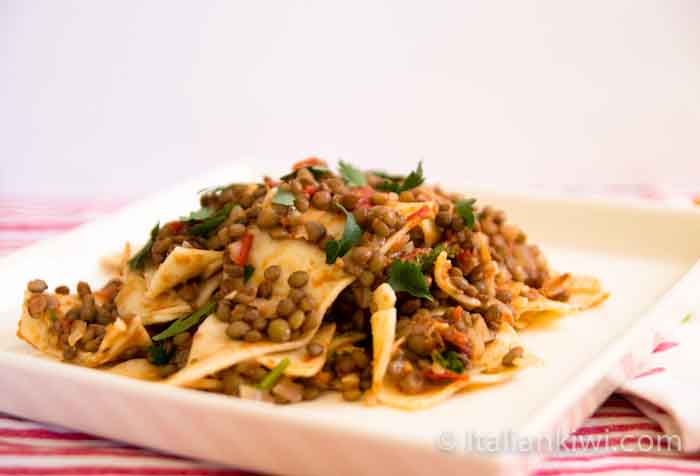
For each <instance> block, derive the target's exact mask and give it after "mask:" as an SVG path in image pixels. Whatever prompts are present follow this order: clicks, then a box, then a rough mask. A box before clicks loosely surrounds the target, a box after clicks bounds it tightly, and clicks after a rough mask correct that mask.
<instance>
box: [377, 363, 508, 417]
mask: <svg viewBox="0 0 700 476" xmlns="http://www.w3.org/2000/svg"><path fill="white" fill-rule="evenodd" d="M511 376H512V372H501V373H497V374H475V375H468V376H465V378H463V379H460V380H455V381H454V382H452V383H450V384H447V385H443V386H437V385H435V386H432V387H431V388H429V389H428V390H427V391H425V392H421V393H419V394H416V395H407V394H405V393H402V392H401V391H400V390H399V389H398V388H397V387H396V385H395V384H393V383H391V382H389V381H386V382H385V383H384V385H382V388H381V389H380V390H379V392H378V393H377V394H376V398H377V401H378V402H379V403H383V404H384V405H388V406H391V407H396V408H400V409H402V410H424V409H426V408H430V407H434V406H435V405H438V404H440V403H442V402H444V401H445V400H447V399H449V398H450V397H452V396H453V395H455V394H456V393H458V392H460V391H462V390H464V389H466V388H469V387H479V386H484V385H494V384H498V383H502V382H505V381H507V380H509V379H510V378H511Z"/></svg>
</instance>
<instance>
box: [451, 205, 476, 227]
mask: <svg viewBox="0 0 700 476" xmlns="http://www.w3.org/2000/svg"><path fill="white" fill-rule="evenodd" d="M474 203H476V199H475V198H465V199H462V200H459V201H457V203H455V210H457V213H459V216H461V217H462V219H463V220H464V226H466V227H467V228H469V229H470V230H473V229H474V223H475V221H476V219H475V217H474Z"/></svg>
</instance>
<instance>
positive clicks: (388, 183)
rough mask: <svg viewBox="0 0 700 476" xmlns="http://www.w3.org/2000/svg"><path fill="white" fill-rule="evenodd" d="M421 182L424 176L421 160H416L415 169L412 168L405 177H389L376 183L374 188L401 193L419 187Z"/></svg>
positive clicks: (423, 180)
mask: <svg viewBox="0 0 700 476" xmlns="http://www.w3.org/2000/svg"><path fill="white" fill-rule="evenodd" d="M375 174H376V172H375ZM399 180H400V181H399ZM423 182H425V177H424V176H423V162H422V161H421V162H418V167H417V168H416V170H413V171H412V172H411V173H410V174H408V176H407V177H406V178H404V179H402V180H401V179H397V178H389V179H387V180H384V182H382V183H380V184H379V185H377V187H376V188H377V189H379V190H383V191H385V192H395V193H401V192H405V191H406V190H411V189H414V188H416V187H420V186H421V185H423Z"/></svg>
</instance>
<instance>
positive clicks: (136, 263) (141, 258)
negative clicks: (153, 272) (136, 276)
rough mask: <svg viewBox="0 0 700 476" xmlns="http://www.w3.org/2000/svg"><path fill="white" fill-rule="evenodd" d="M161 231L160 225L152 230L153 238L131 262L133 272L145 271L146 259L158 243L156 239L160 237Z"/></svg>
mask: <svg viewBox="0 0 700 476" xmlns="http://www.w3.org/2000/svg"><path fill="white" fill-rule="evenodd" d="M159 231H160V223H156V225H155V226H154V227H153V228H152V229H151V236H150V238H149V239H148V241H147V242H146V244H145V245H143V248H141V249H140V250H139V252H138V253H136V254H135V255H134V256H133V258H131V259H130V260H129V268H131V269H133V270H137V269H143V266H144V264H145V262H146V258H147V257H148V255H149V254H150V252H151V248H152V247H153V243H154V242H155V241H156V238H157V237H158V232H159Z"/></svg>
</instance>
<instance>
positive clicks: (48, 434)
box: [0, 428, 101, 441]
mask: <svg viewBox="0 0 700 476" xmlns="http://www.w3.org/2000/svg"><path fill="white" fill-rule="evenodd" d="M0 436H4V437H6V438H35V439H36V438H38V439H43V440H71V441H100V440H101V438H98V437H96V436H90V435H86V434H85V433H78V432H72V431H66V432H60V431H51V430H44V429H42V428H29V429H18V428H0Z"/></svg>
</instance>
